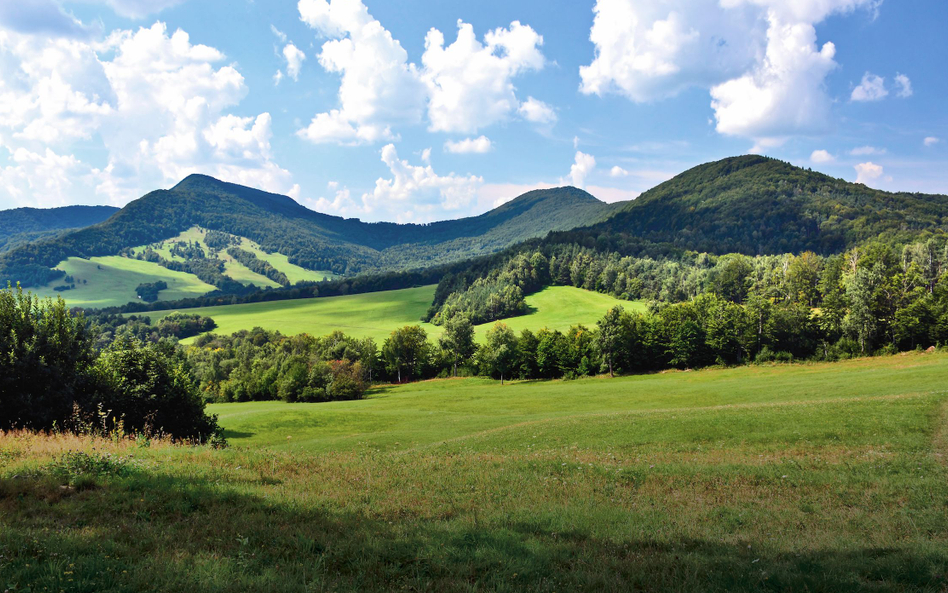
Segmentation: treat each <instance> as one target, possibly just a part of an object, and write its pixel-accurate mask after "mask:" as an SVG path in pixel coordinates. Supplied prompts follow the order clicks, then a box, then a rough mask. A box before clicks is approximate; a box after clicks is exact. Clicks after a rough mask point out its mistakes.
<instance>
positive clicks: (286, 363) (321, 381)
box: [186, 328, 378, 402]
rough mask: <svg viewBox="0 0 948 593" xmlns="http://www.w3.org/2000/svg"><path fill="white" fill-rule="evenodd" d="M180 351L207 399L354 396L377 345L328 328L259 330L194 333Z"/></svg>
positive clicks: (367, 379)
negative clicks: (314, 331) (324, 331)
mask: <svg viewBox="0 0 948 593" xmlns="http://www.w3.org/2000/svg"><path fill="white" fill-rule="evenodd" d="M186 355H187V358H188V361H189V364H190V365H191V368H192V369H193V373H194V377H195V379H196V380H197V381H198V383H199V385H200V390H201V392H202V393H203V394H204V398H205V399H206V400H207V401H211V402H241V401H257V400H275V399H280V400H283V401H287V402H324V401H337V400H351V399H359V398H361V397H362V396H363V395H364V394H365V391H366V389H367V388H368V386H369V385H370V384H371V382H372V380H373V379H374V378H375V377H373V371H375V370H376V368H377V366H378V365H377V357H378V349H377V347H376V345H375V342H374V341H372V339H371V338H369V339H364V340H357V339H354V338H351V337H348V336H345V335H344V334H342V333H341V332H334V333H332V334H330V335H329V336H326V337H324V338H315V337H312V336H308V335H306V334H301V335H298V336H292V337H288V336H283V335H281V334H280V333H279V332H268V331H265V330H262V329H260V328H256V329H254V330H252V331H242V332H238V333H235V334H233V335H231V336H217V335H213V334H207V335H203V336H201V337H199V338H198V339H197V340H196V342H195V344H194V346H193V347H191V348H187V349H186Z"/></svg>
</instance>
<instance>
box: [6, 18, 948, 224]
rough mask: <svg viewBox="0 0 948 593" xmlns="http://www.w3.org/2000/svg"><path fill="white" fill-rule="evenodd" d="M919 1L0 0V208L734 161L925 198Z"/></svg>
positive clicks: (926, 65) (326, 208)
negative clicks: (190, 192) (163, 191)
mask: <svg viewBox="0 0 948 593" xmlns="http://www.w3.org/2000/svg"><path fill="white" fill-rule="evenodd" d="M946 24H948V2H945V1H944V0H915V1H913V2H897V1H895V0H886V1H882V0H793V1H792V2H790V1H788V0H479V1H478V2H470V1H458V0H424V1H423V0H399V1H398V2H391V1H385V2H383V1H377V0H331V1H328V2H327V1H326V0H299V1H298V2H297V1H289V0H288V1H270V2H265V1H263V0H75V1H68V0H30V1H29V2H13V1H8V0H0V209H6V208H15V207H21V206H31V207H44V208H45V207H54V206H64V205H70V204H113V205H116V206H122V205H124V204H126V203H128V202H129V201H131V200H133V199H136V198H138V197H140V196H142V195H144V194H146V193H147V192H149V191H151V190H154V189H159V188H168V187H171V186H173V185H174V184H175V183H177V182H178V181H180V180H181V179H183V178H184V177H185V176H187V175H188V174H191V173H204V174H208V175H213V176H215V177H218V178H220V179H224V180H226V181H232V182H235V183H241V184H244V185H249V186H253V187H258V188H262V189H266V190H268V191H273V192H277V193H281V194H286V195H289V196H291V197H293V198H294V199H296V200H297V201H299V202H300V203H301V204H303V205H305V206H307V207H309V208H312V209H314V210H318V211H320V212H326V213H329V214H335V215H340V216H345V217H358V218H361V219H363V220H368V221H375V220H391V221H397V222H422V223H423V222H431V221H434V220H442V219H449V218H459V217H463V216H470V215H476V214H480V213H482V212H485V211H487V210H489V209H491V208H493V207H496V206H497V205H500V204H502V203H503V202H504V201H507V200H509V199H512V198H514V197H516V196H517V195H519V194H521V193H523V192H525V191H529V190H531V189H535V188H543V187H554V186H560V185H573V186H577V187H581V188H584V189H586V190H587V191H589V192H590V193H592V194H593V195H594V196H596V197H597V198H599V199H601V200H603V201H608V202H614V201H617V200H629V199H634V198H635V197H636V196H638V195H639V194H640V193H641V192H643V191H646V190H648V189H649V188H651V187H654V186H655V185H657V184H659V183H661V182H662V181H665V180H667V179H670V178H671V177H673V176H674V175H676V174H678V173H680V172H682V171H684V170H686V169H688V168H691V167H693V166H696V165H698V164H701V163H704V162H708V161H713V160H717V159H720V158H724V157H728V156H735V155H740V154H747V153H757V154H765V155H768V156H772V157H775V158H778V159H781V160H785V161H789V162H791V163H793V164H795V165H798V166H801V167H810V168H813V169H815V170H818V171H822V172H824V173H827V174H829V175H832V176H834V177H839V178H843V179H846V180H848V181H858V182H861V183H865V184H866V185H869V186H871V187H876V188H880V189H885V190H892V191H896V190H898V191H911V192H928V193H948V167H945V165H946V164H948V110H946V108H945V99H944V98H945V97H946V96H948V77H946V76H944V72H945V61H946V58H948V36H945V35H944V34H943V32H944V28H945V25H946Z"/></svg>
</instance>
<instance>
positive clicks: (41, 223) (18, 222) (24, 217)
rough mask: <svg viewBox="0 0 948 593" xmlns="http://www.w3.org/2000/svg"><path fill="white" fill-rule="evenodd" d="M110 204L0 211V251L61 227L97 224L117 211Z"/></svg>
mask: <svg viewBox="0 0 948 593" xmlns="http://www.w3.org/2000/svg"><path fill="white" fill-rule="evenodd" d="M118 210H119V209H118V208H115V207H113V206H65V207H63V208H16V209H13V210H0V252H2V251H8V250H10V249H13V248H14V247H17V246H18V245H22V244H24V243H29V242H31V241H36V240H38V239H42V238H44V237H50V236H52V235H56V234H59V233H61V232H62V231H64V230H69V229H78V228H83V227H87V226H91V225H93V224H98V223H100V222H102V221H104V220H106V219H107V218H108V217H110V216H112V215H113V214H115V213H116V212H118Z"/></svg>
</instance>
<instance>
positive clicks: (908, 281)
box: [428, 237, 948, 337]
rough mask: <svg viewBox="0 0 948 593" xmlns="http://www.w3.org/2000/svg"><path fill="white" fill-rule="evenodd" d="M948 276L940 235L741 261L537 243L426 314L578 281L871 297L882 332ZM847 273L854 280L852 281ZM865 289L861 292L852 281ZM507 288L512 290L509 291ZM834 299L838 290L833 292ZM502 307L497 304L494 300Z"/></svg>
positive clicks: (809, 297) (514, 298)
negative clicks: (900, 312)
mask: <svg viewBox="0 0 948 593" xmlns="http://www.w3.org/2000/svg"><path fill="white" fill-rule="evenodd" d="M946 272H948V243H946V240H945V237H932V238H929V239H928V240H926V241H925V242H918V243H912V244H909V245H905V246H902V247H899V246H893V245H888V244H884V243H870V244H867V245H864V246H862V247H857V248H854V249H851V250H849V251H847V252H845V253H842V254H839V255H833V256H829V257H823V256H819V255H816V254H814V253H812V252H804V253H802V254H799V255H792V254H784V255H775V256H757V257H749V256H744V255H740V254H728V255H723V256H715V255H711V254H706V253H683V254H680V255H678V256H677V257H674V258H655V257H651V256H648V255H646V256H639V257H636V256H621V255H620V254H618V253H615V252H602V251H599V250H597V249H595V248H589V247H585V246H581V245H577V244H569V243H567V244H564V243H550V242H549V241H544V242H541V243H538V244H534V245H529V246H525V247H523V248H521V249H520V250H517V251H514V252H508V253H507V254H506V255H505V257H503V258H494V259H493V260H491V261H490V262H488V264H487V265H481V266H479V267H472V269H471V270H468V271H466V272H464V273H460V274H448V275H445V277H444V278H442V280H441V282H440V283H439V286H438V289H437V290H436V295H435V301H434V303H433V305H432V307H431V309H430V310H429V312H428V318H429V319H430V320H432V321H433V322H434V323H443V321H444V320H445V319H448V318H450V317H452V316H454V315H456V314H459V313H460V314H465V315H468V316H470V317H471V318H472V319H473V320H475V322H476V323H483V322H485V321H493V320H496V319H498V318H501V317H502V315H501V314H498V312H499V311H505V310H517V309H518V308H522V306H523V305H522V303H521V301H520V300H518V299H519V298H521V297H520V295H521V294H530V293H532V292H535V291H536V290H539V289H540V288H542V287H544V286H549V285H565V286H576V287H578V288H584V289H586V290H591V291H597V292H602V293H606V294H610V295H613V296H615V297H618V298H621V299H626V300H646V301H658V302H664V303H674V302H681V301H686V300H690V299H694V298H695V297H697V296H698V295H701V294H704V293H708V292H711V293H714V294H717V295H719V296H721V297H723V298H725V299H727V300H729V301H731V302H735V303H744V302H745V301H746V299H747V298H748V297H749V296H750V295H756V296H759V297H762V298H766V299H769V300H771V301H772V302H775V303H787V304H794V303H799V304H803V305H806V306H808V307H811V308H821V309H830V310H833V309H842V310H844V311H848V310H849V307H850V306H852V305H854V304H856V305H857V306H858V303H859V302H861V300H864V299H863V297H861V296H859V295H860V294H862V293H866V294H868V295H870V296H869V297H866V298H869V299H870V300H871V301H872V307H871V309H872V312H873V315H874V317H875V318H876V319H878V320H880V321H879V323H877V324H876V325H877V326H878V327H879V328H881V329H880V330H879V331H880V332H881V333H883V334H889V336H890V337H891V331H889V330H888V329H887V328H888V327H889V326H891V325H892V323H893V322H894V319H895V317H896V315H897V312H898V310H900V309H905V308H908V307H912V306H916V305H915V303H916V301H918V300H919V299H921V298H923V297H924V296H925V295H926V294H927V295H933V294H934V292H935V288H936V286H937V285H938V284H939V282H942V281H943V276H944V275H945V273H946ZM853 279H858V281H854V280H853ZM863 284H865V285H867V288H865V290H862V292H860V289H859V288H857V286H862V285H863ZM512 288H517V289H519V293H518V292H517V291H513V290H512ZM840 295H842V296H840ZM497 302H502V303H504V304H503V305H502V306H498V305H497V304H496V303H497Z"/></svg>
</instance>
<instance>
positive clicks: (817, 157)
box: [810, 150, 836, 164]
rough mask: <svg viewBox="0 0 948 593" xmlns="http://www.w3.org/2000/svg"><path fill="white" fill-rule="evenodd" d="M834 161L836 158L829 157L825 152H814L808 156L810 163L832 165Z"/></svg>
mask: <svg viewBox="0 0 948 593" xmlns="http://www.w3.org/2000/svg"><path fill="white" fill-rule="evenodd" d="M835 160H836V157H834V156H833V155H831V154H830V153H828V152H827V151H825V150H814V151H813V154H811V155H810V161H811V162H814V163H817V164H820V163H832V162H833V161H835Z"/></svg>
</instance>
